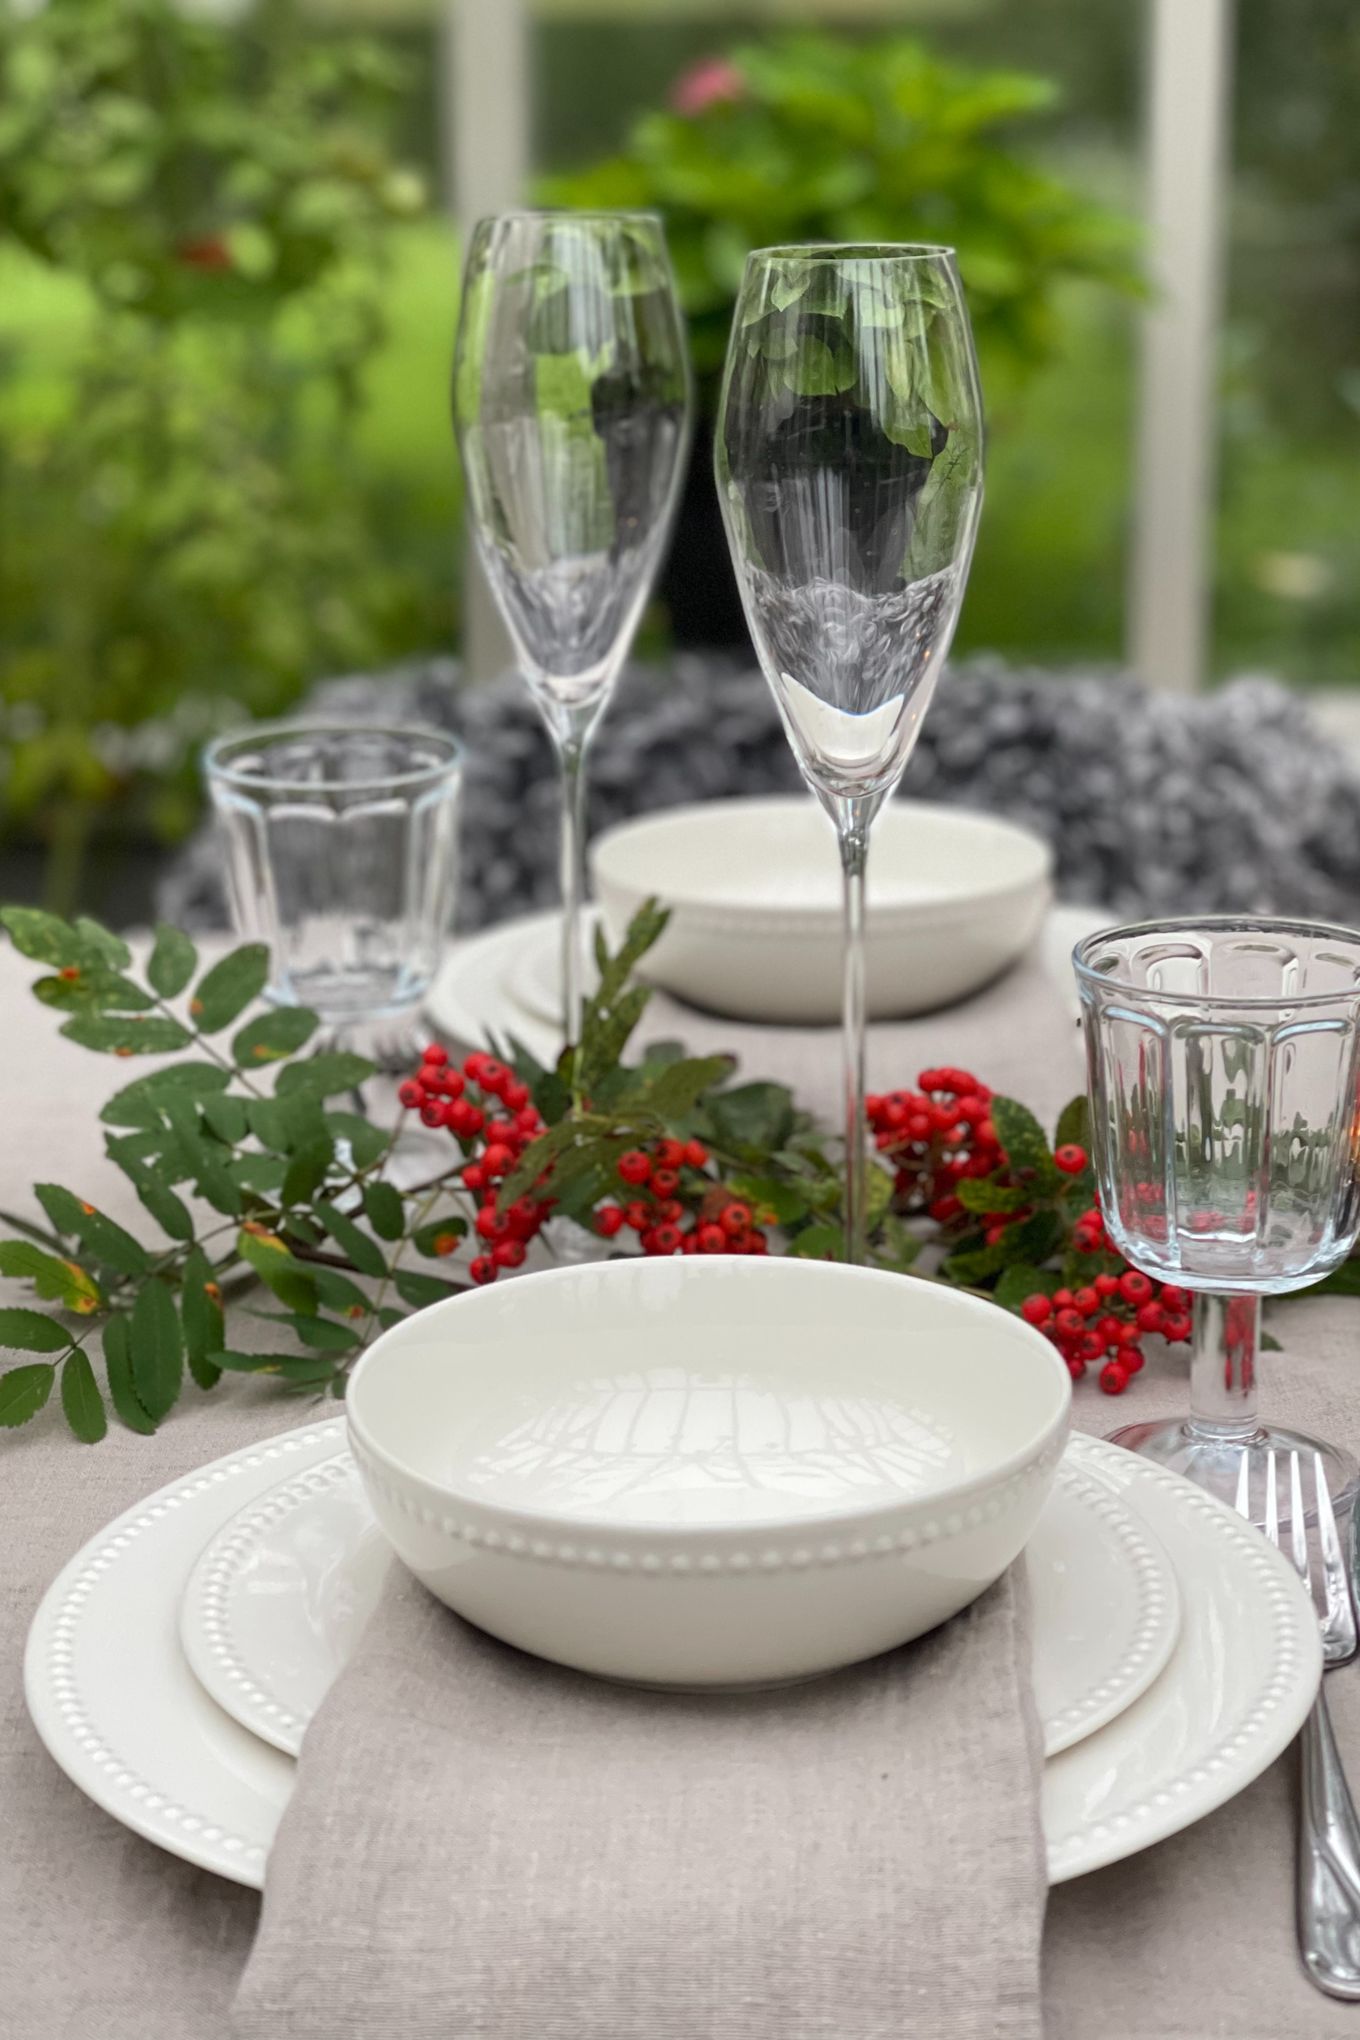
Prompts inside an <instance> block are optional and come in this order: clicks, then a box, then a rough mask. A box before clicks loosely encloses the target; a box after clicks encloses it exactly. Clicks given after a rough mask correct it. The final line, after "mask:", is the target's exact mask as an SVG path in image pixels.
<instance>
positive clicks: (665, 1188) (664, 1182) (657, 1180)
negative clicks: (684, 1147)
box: [652, 1169, 680, 1197]
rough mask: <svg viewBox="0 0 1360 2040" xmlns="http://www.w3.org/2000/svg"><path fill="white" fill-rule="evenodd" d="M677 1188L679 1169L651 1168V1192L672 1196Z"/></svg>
mask: <svg viewBox="0 0 1360 2040" xmlns="http://www.w3.org/2000/svg"><path fill="white" fill-rule="evenodd" d="M679 1188H680V1171H679V1170H678V1169H653V1170H652V1192H653V1195H654V1196H657V1197H674V1195H675V1193H676V1191H677V1190H678V1189H679Z"/></svg>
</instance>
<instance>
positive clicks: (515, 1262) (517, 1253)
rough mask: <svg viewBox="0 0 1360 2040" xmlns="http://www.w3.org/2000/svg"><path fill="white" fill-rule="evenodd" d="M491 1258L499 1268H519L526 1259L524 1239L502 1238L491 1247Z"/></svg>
mask: <svg viewBox="0 0 1360 2040" xmlns="http://www.w3.org/2000/svg"><path fill="white" fill-rule="evenodd" d="M491 1258H492V1260H493V1261H494V1262H495V1264H496V1266H497V1267H498V1268H518V1267H520V1266H522V1264H523V1261H524V1242H523V1240H501V1241H499V1242H498V1243H497V1245H496V1246H494V1247H493V1248H492V1249H491Z"/></svg>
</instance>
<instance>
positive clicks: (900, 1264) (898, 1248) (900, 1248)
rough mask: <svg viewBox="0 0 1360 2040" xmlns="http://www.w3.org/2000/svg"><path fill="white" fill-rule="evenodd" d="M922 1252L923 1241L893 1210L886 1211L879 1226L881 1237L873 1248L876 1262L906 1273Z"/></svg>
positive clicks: (899, 1272)
mask: <svg viewBox="0 0 1360 2040" xmlns="http://www.w3.org/2000/svg"><path fill="white" fill-rule="evenodd" d="M920 1252H921V1241H920V1240H918V1239H916V1238H914V1237H913V1235H912V1234H911V1233H909V1232H908V1231H907V1229H906V1227H905V1226H904V1225H903V1223H902V1221H901V1219H900V1218H897V1217H896V1216H895V1215H894V1214H893V1213H892V1212H890V1211H889V1212H885V1214H884V1216H883V1219H882V1221H881V1223H880V1226H879V1237H878V1241H877V1243H876V1245H875V1246H874V1249H873V1257H874V1261H875V1264H876V1265H877V1266H878V1267H880V1268H889V1269H891V1270H893V1272H894V1273H896V1274H899V1275H905V1274H906V1272H907V1270H908V1269H909V1268H911V1267H912V1266H913V1264H914V1263H915V1262H916V1260H917V1259H918V1258H919V1256H920Z"/></svg>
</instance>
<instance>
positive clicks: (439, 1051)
mask: <svg viewBox="0 0 1360 2040" xmlns="http://www.w3.org/2000/svg"><path fill="white" fill-rule="evenodd" d="M448 1059H449V1052H448V1050H447V1049H446V1048H441V1047H440V1045H439V1043H438V1042H437V1041H432V1042H431V1043H430V1045H429V1047H428V1048H426V1049H423V1050H422V1051H421V1057H420V1060H421V1061H422V1062H426V1063H428V1064H429V1065H430V1068H431V1069H434V1070H442V1069H443V1067H444V1065H445V1063H446V1062H447V1061H448Z"/></svg>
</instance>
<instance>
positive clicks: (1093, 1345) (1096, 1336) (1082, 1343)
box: [1077, 1332, 1105, 1360]
mask: <svg viewBox="0 0 1360 2040" xmlns="http://www.w3.org/2000/svg"><path fill="white" fill-rule="evenodd" d="M1077 1351H1078V1352H1079V1353H1080V1355H1081V1357H1082V1359H1083V1360H1099V1359H1100V1357H1101V1355H1102V1354H1103V1353H1104V1351H1105V1341H1104V1340H1103V1339H1102V1338H1101V1336H1100V1333H1099V1332H1083V1333H1082V1335H1081V1337H1080V1338H1079V1339H1078V1340H1077Z"/></svg>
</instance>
